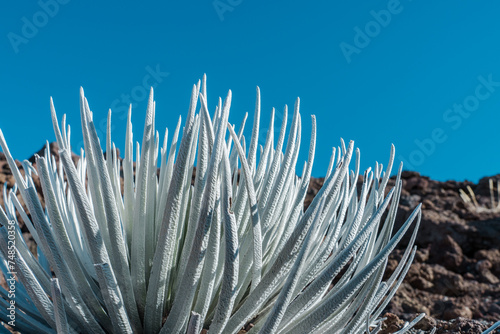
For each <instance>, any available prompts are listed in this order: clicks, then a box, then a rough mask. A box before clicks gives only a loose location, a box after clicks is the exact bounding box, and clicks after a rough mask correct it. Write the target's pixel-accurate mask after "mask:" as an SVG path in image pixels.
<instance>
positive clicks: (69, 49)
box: [0, 0, 500, 181]
mask: <svg viewBox="0 0 500 334" xmlns="http://www.w3.org/2000/svg"><path fill="white" fill-rule="evenodd" d="M1 6H2V7H3V8H1V10H0V22H1V24H0V27H1V29H2V30H1V32H0V36H1V39H0V57H1V58H0V59H1V62H0V87H1V89H0V98H1V101H2V103H1V107H0V116H1V117H0V128H1V129H2V131H3V132H4V135H5V137H6V139H7V142H8V144H9V146H10V149H11V151H12V153H13V155H14V156H15V157H16V158H18V159H26V158H28V157H30V156H31V154H32V153H33V152H35V151H37V150H38V149H40V148H41V146H42V145H43V144H44V142H45V140H49V141H54V140H55V137H54V134H53V131H52V125H51V120H50V112H49V97H50V96H52V97H53V98H54V102H55V105H56V110H57V112H58V114H59V115H60V116H61V115H62V114H63V113H66V114H67V117H68V122H69V123H70V124H71V125H72V128H73V131H72V143H73V145H74V148H75V146H78V144H79V143H81V135H80V133H79V132H80V123H79V106H78V94H79V87H80V86H83V87H84V89H85V93H86V96H87V98H88V99H89V103H90V107H91V109H92V110H93V112H94V119H95V120H96V121H97V123H98V128H100V127H99V124H100V122H102V121H103V120H105V118H106V114H107V111H108V109H109V108H110V107H112V110H113V116H112V117H113V121H114V130H113V139H114V141H115V143H116V144H117V145H118V147H122V146H123V142H124V134H125V129H124V126H125V120H124V119H123V117H122V116H123V114H124V112H123V111H124V110H125V109H124V108H126V107H125V106H126V105H127V103H130V102H132V103H133V104H134V108H133V123H134V135H135V138H136V139H139V137H140V136H142V127H143V124H144V121H143V117H144V114H145V109H146V99H145V96H144V92H145V89H144V86H148V85H155V86H156V88H155V100H156V101H157V115H156V125H157V129H159V130H160V133H161V134H162V136H163V131H164V129H165V127H168V128H169V129H170V130H171V131H173V129H174V128H175V125H176V123H177V119H178V116H179V115H183V116H184V117H185V115H186V112H187V108H188V103H189V95H190V91H191V87H192V85H193V84H194V83H195V82H196V81H197V80H198V79H199V78H201V76H202V75H203V73H206V74H207V76H208V99H209V107H210V108H211V109H213V108H214V106H215V104H216V103H217V98H218V97H219V96H225V95H226V93H227V91H228V89H231V90H232V92H233V103H232V109H231V115H230V121H231V122H232V123H235V124H237V125H239V124H240V121H241V118H242V117H243V115H244V113H245V112H249V113H250V117H249V121H250V123H249V124H248V125H247V127H248V129H250V128H251V120H252V116H253V115H252V113H253V109H254V103H255V86H257V85H258V86H259V87H260V88H261V92H262V127H267V122H268V120H269V114H270V111H271V108H272V107H275V108H276V109H277V111H278V112H279V113H278V116H277V118H278V120H280V116H279V115H280V113H281V112H282V110H283V107H284V105H285V104H288V105H289V107H290V108H292V107H293V104H294V101H295V99H296V97H297V96H299V97H300V98H301V114H302V118H303V127H302V129H303V135H302V154H301V156H300V160H299V163H298V165H299V166H302V162H303V161H304V160H306V158H307V146H308V141H309V132H310V126H311V121H310V117H309V115H311V114H314V115H316V117H317V119H318V137H317V138H318V143H317V150H316V160H315V167H314V170H313V175H314V176H322V175H324V174H325V172H326V168H327V165H328V160H329V156H330V153H331V148H332V147H333V146H337V145H338V144H339V139H340V138H341V137H342V138H344V139H345V140H346V141H348V140H350V139H352V140H354V141H355V143H356V145H357V146H358V147H359V148H360V150H361V161H362V168H363V169H366V168H367V167H368V166H373V164H374V162H375V161H379V162H382V163H384V164H385V163H386V161H387V159H388V156H389V150H390V145H391V143H394V145H395V146H396V160H397V161H400V160H403V161H404V162H405V166H406V168H407V169H411V170H417V171H419V172H421V173H422V174H423V175H427V176H430V177H432V178H434V179H438V180H447V179H455V180H464V179H468V180H472V181H477V180H478V179H479V178H481V177H483V176H488V175H494V174H497V173H499V172H500V155H499V154H498V153H499V151H500V143H499V139H500V134H499V131H498V127H499V120H500V116H499V112H498V111H499V110H500V25H499V24H498V12H499V9H500V5H499V4H497V3H493V2H477V1H470V0H467V1H461V2H460V4H459V5H457V2H455V1H453V2H452V1H439V2H430V1H418V0H413V1H411V0H401V1H394V0H390V1H387V0H383V1H381V0H377V1H370V2H368V1H350V2H347V1H344V2H337V1H314V2H309V1H273V2H271V1H248V0H216V1H210V0H209V1H175V2H174V1H143V2H141V3H139V2H132V1H102V2H97V1H86V2H84V1H79V0H41V1H39V2H37V1H25V0H19V1H16V2H5V3H3V4H2V5H1ZM103 129H104V128H103ZM171 133H172V132H171ZM101 138H102V140H103V139H104V133H103V132H102V134H101ZM300 170H301V168H299V173H300Z"/></svg>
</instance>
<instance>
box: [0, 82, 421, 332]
mask: <svg viewBox="0 0 500 334" xmlns="http://www.w3.org/2000/svg"><path fill="white" fill-rule="evenodd" d="M198 105H199V107H198ZM230 105H231V91H229V93H228V95H227V97H226V99H225V101H224V102H222V100H221V99H220V98H219V102H218V106H217V107H216V108H215V112H214V113H213V116H212V117H211V116H210V114H209V111H208V107H207V93H206V85H205V78H204V80H203V82H202V83H200V82H198V84H197V85H194V87H193V91H192V96H191V102H190V106H189V111H188V115H187V119H186V121H185V124H184V128H183V130H182V136H181V138H180V144H179V145H178V139H179V132H180V126H181V121H180V119H179V123H178V124H177V127H176V129H175V131H174V134H173V138H172V140H171V144H170V148H169V146H168V145H167V138H168V131H165V136H164V141H163V145H162V146H160V135H159V133H158V132H157V131H156V130H155V120H154V119H155V117H154V116H155V102H154V100H153V91H152V90H151V94H150V97H149V102H148V108H147V114H146V121H145V125H144V135H143V140H142V146H141V147H140V145H139V143H137V144H136V147H135V148H134V144H133V133H132V124H131V121H130V119H131V111H130V110H129V113H128V121H127V129H126V142H125V157H124V159H123V160H121V159H119V158H118V156H117V150H116V149H115V145H114V144H112V140H111V133H110V129H111V113H110V114H109V116H108V134H107V140H106V152H108V154H106V156H104V155H103V151H102V148H101V146H100V143H99V140H98V137H97V133H96V129H95V125H94V123H93V120H92V112H91V111H90V108H89V105H88V103H87V99H86V98H85V96H84V93H83V90H81V92H80V113H81V120H82V122H81V123H82V131H83V138H84V147H85V150H84V151H83V150H82V151H81V159H80V160H79V161H78V163H77V164H76V166H75V164H74V163H73V161H72V159H71V146H70V127H69V126H67V125H66V124H65V117H63V120H62V123H61V124H59V122H58V120H57V116H56V112H55V109H54V106H53V104H52V101H51V114H52V121H53V126H54V131H55V135H56V138H57V143H58V145H59V148H60V151H59V155H60V160H59V163H56V160H55V158H54V157H51V156H49V149H48V145H47V149H46V154H45V157H37V158H36V169H35V168H33V167H32V166H31V164H30V163H29V162H28V161H24V162H23V166H24V175H23V174H21V172H20V171H19V169H18V168H17V166H16V163H15V162H14V160H13V158H12V156H11V154H10V153H9V149H8V147H7V144H6V142H5V139H4V137H3V134H2V133H1V132H0V145H1V147H2V149H3V151H4V152H5V154H6V157H7V160H8V163H9V166H10V168H11V170H12V172H13V175H14V177H15V180H16V187H14V189H10V190H8V189H7V188H5V189H4V199H5V207H4V208H2V210H0V224H1V225H2V227H1V228H0V240H1V242H0V246H1V247H0V250H1V259H0V267H1V269H2V271H3V272H4V274H5V273H6V272H7V270H8V269H7V259H8V255H9V253H8V247H7V244H8V238H9V236H8V232H7V228H6V227H7V226H8V224H9V222H12V221H16V222H17V218H16V211H17V213H19V214H20V216H21V217H22V219H23V220H24V223H25V224H26V226H27V227H28V229H29V231H30V232H31V234H32V236H33V238H34V240H35V241H36V244H37V254H36V256H35V255H33V254H32V253H31V252H30V251H29V249H28V246H27V245H26V243H25V242H24V240H23V237H22V235H21V231H20V229H19V226H18V224H17V223H16V231H15V233H16V239H15V241H16V251H15V257H16V268H17V272H18V282H17V295H18V297H17V299H16V303H17V304H16V305H17V307H18V313H17V319H16V328H17V329H18V330H21V331H23V332H24V331H25V332H26V333H33V332H37V333H55V332H56V331H57V332H58V333H77V332H79V333H200V332H201V330H202V328H206V329H208V332H209V333H210V334H212V333H213V334H216V333H237V332H238V331H239V330H240V329H241V328H242V327H243V326H245V325H246V324H248V323H249V322H252V323H253V324H254V326H253V328H251V330H250V333H290V334H302V333H326V332H328V333H364V332H369V333H376V332H378V331H379V330H380V329H381V325H382V319H380V318H379V317H380V314H381V312H382V311H383V309H384V307H385V306H386V305H387V303H388V302H389V300H390V299H391V297H392V296H393V295H394V293H395V291H396V289H397V288H398V286H399V285H400V284H401V282H402V280H403V278H404V276H405V275H406V273H407V271H408V269H409V267H410V264H411V262H412V260H413V257H414V255H415V251H416V249H415V247H414V246H413V244H414V241H415V237H416V233H417V229H418V225H419V222H420V206H419V207H417V208H416V209H415V211H414V212H413V213H412V215H411V216H410V217H409V218H408V220H407V221H406V222H405V223H404V224H403V225H402V227H401V229H400V230H399V231H397V232H396V233H395V234H394V235H393V236H392V238H391V235H392V230H393V226H394V222H395V217H396V211H397V205H398V202H399V197H400V194H401V178H400V174H401V167H400V169H399V172H398V175H397V178H396V182H395V187H394V188H393V189H391V190H390V191H388V192H387V191H386V187H387V184H388V181H389V176H390V174H391V168H392V163H393V159H394V148H392V149H391V155H390V159H389V163H388V166H387V167H386V169H385V171H384V170H383V168H382V165H380V164H378V163H377V164H376V165H375V168H374V169H373V170H371V169H368V170H367V171H366V172H365V173H364V175H363V185H362V187H361V189H358V188H357V181H358V174H359V162H360V156H359V150H357V149H356V150H354V143H353V142H350V143H349V145H347V147H346V146H345V145H344V142H343V141H342V142H341V146H340V147H339V148H338V149H337V150H335V149H334V151H333V154H332V157H331V161H330V166H329V167H328V170H327V171H326V178H325V183H324V185H323V187H322V188H321V189H320V190H319V192H318V194H317V195H316V196H315V198H314V200H313V202H312V203H311V204H310V205H309V207H308V208H307V210H305V211H304V204H303V203H304V199H305V196H306V193H307V189H308V186H309V181H310V177H311V169H312V165H313V160H314V153H315V145H316V120H315V118H314V116H312V131H311V139H310V144H309V156H308V161H307V162H305V163H304V167H303V169H302V174H301V176H300V177H298V176H297V171H296V163H297V159H298V152H299V147H300V142H301V117H300V113H299V100H298V99H297V102H296V103H295V108H294V112H293V116H292V120H291V125H289V126H288V127H289V131H288V134H286V132H287V131H286V129H287V122H288V116H287V115H288V113H287V108H286V107H285V110H284V117H283V121H282V124H281V128H280V132H279V136H278V138H275V137H274V110H273V113H272V116H271V120H270V124H269V127H268V129H269V130H268V131H267V138H266V142H265V144H264V146H260V147H259V143H258V138H259V127H260V124H259V123H260V92H259V89H258V88H257V101H256V106H255V115H254V123H253V129H252V136H251V139H250V142H249V144H248V142H247V141H246V140H245V137H244V136H243V128H244V126H245V120H246V117H245V120H244V121H243V124H242V125H241V127H240V128H239V130H238V133H236V130H235V127H234V126H232V125H230V124H229V123H228V116H229V109H230ZM197 110H198V113H197V112H196V111H197ZM285 138H286V145H285ZM177 146H178V153H177V154H176V151H177ZM134 151H135V169H134ZM258 151H259V152H258ZM257 153H259V154H257ZM257 156H258V159H257ZM353 156H355V158H353ZM351 160H354V162H353V163H351ZM195 161H196V177H195V179H194V184H193V185H192V175H193V169H194V165H195ZM158 164H159V165H160V169H159V173H158V169H157V166H158ZM351 165H354V170H350V167H349V166H351ZM121 170H123V185H122V184H121V181H120V177H121V175H120V173H121ZM34 173H36V174H37V175H38V177H39V179H40V183H41V186H42V190H43V196H44V204H45V209H44V207H43V206H42V203H41V201H40V199H39V196H38V195H37V192H36V189H35V185H34V181H33V178H32V175H33V174H34ZM134 175H135V177H134ZM19 195H20V196H21V197H22V200H23V201H24V203H25V204H26V206H27V208H28V212H29V216H28V212H26V211H25V210H24V209H23V206H22V205H21V203H20V199H19ZM385 212H387V215H386V216H384V215H383V214H384V213H385ZM414 222H415V223H414ZM412 224H413V225H415V226H414V228H413V231H412V234H411V238H410V241H409V244H408V247H407V249H406V251H405V252H404V255H403V257H402V259H401V261H400V263H399V265H398V266H397V268H396V269H395V270H394V272H393V273H392V274H391V276H390V277H389V279H387V280H386V281H382V279H383V275H384V272H385V268H386V265H387V260H388V256H389V254H390V253H391V252H392V250H393V249H394V248H395V246H396V245H397V243H398V242H399V241H400V240H401V238H402V237H403V235H404V234H405V233H406V232H407V231H408V229H409V228H410V226H411V225H412ZM53 277H54V278H53ZM332 282H334V283H333V284H332ZM0 293H1V295H2V297H3V298H0V304H1V307H2V308H3V307H5V306H6V305H7V300H8V298H7V295H6V291H5V290H4V289H3V288H2V289H1V290H0ZM421 316H423V315H421ZM421 316H420V317H418V318H417V319H416V320H415V321H418V320H419V319H420V318H421ZM0 318H1V320H2V321H4V322H7V321H8V319H6V318H5V313H4V312H2V313H1V315H0ZM415 321H414V322H415ZM414 322H413V323H410V324H407V325H406V327H405V328H404V329H403V330H402V331H401V332H404V331H405V330H407V329H409V328H410V327H412V325H413V324H414Z"/></svg>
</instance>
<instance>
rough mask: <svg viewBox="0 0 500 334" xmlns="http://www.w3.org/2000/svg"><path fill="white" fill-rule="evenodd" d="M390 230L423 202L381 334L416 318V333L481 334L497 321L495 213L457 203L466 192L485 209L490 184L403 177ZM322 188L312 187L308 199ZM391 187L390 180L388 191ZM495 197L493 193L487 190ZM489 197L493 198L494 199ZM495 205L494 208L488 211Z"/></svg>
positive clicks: (499, 266) (499, 250) (499, 265)
mask: <svg viewBox="0 0 500 334" xmlns="http://www.w3.org/2000/svg"><path fill="white" fill-rule="evenodd" d="M402 179H403V191H402V194H401V201H400V205H399V210H398V217H397V219H396V221H397V223H396V226H395V228H394V229H395V230H397V229H398V228H399V226H401V225H402V224H403V223H404V221H405V220H406V218H408V217H409V215H410V214H411V212H412V211H413V209H414V208H415V207H416V206H417V205H418V204H419V203H422V221H421V224H420V230H419V232H418V236H417V240H416V245H417V246H418V250H417V254H416V257H415V260H414V263H413V265H412V266H411V268H410V271H409V272H408V275H407V276H406V278H405V280H404V282H403V284H402V285H401V287H400V288H399V290H398V292H397V293H396V295H395V296H394V298H393V299H392V301H391V303H390V304H389V305H388V306H387V309H386V312H387V314H386V315H385V317H387V321H386V327H385V333H393V332H395V331H397V330H398V329H399V328H401V326H402V325H403V324H404V321H405V320H406V321H411V320H412V319H413V318H415V316H416V315H417V314H419V313H422V312H425V313H426V314H427V317H426V318H425V319H423V320H422V321H420V322H419V323H418V324H417V325H416V328H417V329H420V330H423V331H429V330H430V329H432V327H437V328H438V330H437V333H481V332H482V331H484V330H485V329H487V328H488V327H489V326H490V325H491V324H493V323H494V322H496V321H498V320H500V209H499V210H483V212H481V211H482V210H477V209H475V208H474V207H472V206H470V205H466V204H465V203H464V201H463V200H462V199H461V198H460V195H459V189H464V190H465V189H466V187H467V186H470V187H471V189H473V191H474V192H475V194H476V198H477V201H478V204H479V206H481V207H485V208H491V199H490V189H489V179H494V180H495V182H494V184H495V185H496V180H497V179H500V175H496V176H492V177H485V178H483V179H481V180H480V181H479V183H478V184H473V183H471V182H456V181H447V182H439V181H434V180H431V179H429V178H428V177H425V176H421V175H420V174H419V173H416V172H403V175H402ZM322 184H323V180H322V179H315V180H313V181H312V184H311V189H310V190H309V200H310V199H312V197H313V196H314V195H315V194H316V193H317V191H318V189H319V188H320V187H321V185H322ZM393 184H394V180H392V184H391V185H393ZM494 191H495V195H496V192H497V189H496V186H495V187H494ZM495 198H496V196H495ZM497 203H498V201H495V205H496V204H497ZM407 242H408V239H406V240H405V239H403V241H402V243H401V244H400V245H399V248H398V249H397V250H396V251H395V252H394V254H392V255H391V257H390V260H389V263H388V270H387V273H386V276H388V275H389V274H390V273H391V272H392V270H394V268H396V265H397V263H398V259H399V258H400V256H401V255H402V253H403V250H404V246H405V245H406V244H407Z"/></svg>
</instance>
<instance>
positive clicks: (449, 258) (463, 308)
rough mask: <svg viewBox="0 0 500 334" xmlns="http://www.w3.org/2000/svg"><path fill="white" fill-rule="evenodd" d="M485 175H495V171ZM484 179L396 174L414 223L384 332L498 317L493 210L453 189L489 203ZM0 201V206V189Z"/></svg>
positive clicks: (465, 325)
mask: <svg viewBox="0 0 500 334" xmlns="http://www.w3.org/2000/svg"><path fill="white" fill-rule="evenodd" d="M51 151H52V152H53V153H57V148H56V146H54V145H51ZM40 153H41V152H40ZM77 158H78V157H76V156H75V157H74V159H75V160H76V159H77ZM491 178H493V179H494V180H497V179H500V175H496V176H492V177H491ZM489 179H490V177H488V178H484V179H482V180H480V182H479V183H478V184H473V183H471V182H456V181H447V182H439V181H434V180H431V179H429V178H428V177H425V176H421V175H420V174H418V173H416V172H403V192H402V196H401V201H400V205H399V210H398V217H397V224H399V225H401V224H402V223H403V222H404V221H405V219H406V218H407V217H408V216H409V215H410V213H411V212H412V211H413V209H414V208H415V207H416V206H417V205H418V204H419V203H422V221H421V225H420V231H419V233H418V237H417V241H416V245H417V246H418V251H417V255H416V257H415V261H414V263H413V265H412V266H411V269H410V271H409V273H408V275H407V276H406V278H405V280H404V282H403V284H402V285H401V287H400V289H399V290H398V292H397V293H396V295H395V296H394V298H393V299H392V301H391V303H390V304H389V305H388V306H387V309H386V312H387V313H386V314H385V317H386V318H387V320H386V321H385V325H384V333H393V332H395V331H397V330H398V329H400V328H401V327H402V326H403V324H404V322H405V321H411V320H412V319H413V318H414V317H415V316H416V315H417V314H419V313H422V312H425V313H426V314H427V316H426V317H425V318H424V319H423V320H422V321H420V322H419V323H418V324H417V326H416V329H418V330H419V331H420V332H422V331H423V332H428V331H429V330H430V329H431V328H432V327H437V328H438V330H437V333H481V332H482V331H483V330H485V329H486V328H488V327H489V326H490V325H491V324H493V323H494V322H496V321H498V320H500V209H499V210H477V209H475V208H474V207H472V206H470V205H466V204H465V203H464V201H463V200H462V199H461V198H460V196H459V189H465V188H466V186H470V187H471V188H472V189H473V190H474V192H475V193H476V196H477V201H478V202H479V205H480V206H482V207H486V208H491V200H490V190H489V186H488V182H489ZM4 183H7V185H8V186H9V187H12V186H13V185H14V178H13V176H12V173H11V172H10V170H9V168H8V166H7V162H6V161H5V156H4V155H3V153H0V187H1V188H3V185H4ZM322 184H323V180H322V179H313V180H312V181H311V187H310V189H309V192H308V198H307V200H306V204H307V203H310V200H311V199H312V197H314V195H315V194H316V193H317V191H318V189H319V188H320V187H321V186H322ZM393 184H394V180H392V184H391V185H393ZM495 185H496V181H495ZM37 188H39V186H38V185H37ZM38 190H39V191H40V189H38ZM496 191H497V189H496V186H495V192H496ZM0 201H2V203H1V204H2V205H3V194H2V193H1V191H0ZM42 203H43V201H42ZM495 204H497V202H495ZM397 228H398V226H396V227H395V230H396V229H397ZM23 232H27V230H26V228H24V229H23ZM26 238H27V239H29V234H27V233H26ZM407 242H408V240H403V241H402V243H401V245H400V246H399V249H397V250H396V251H395V252H394V254H392V255H391V258H390V260H389V262H388V270H387V275H389V274H390V273H391V271H392V270H394V268H395V267H396V265H397V263H398V259H399V257H400V256H401V254H402V250H403V249H404V246H405V243H407Z"/></svg>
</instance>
